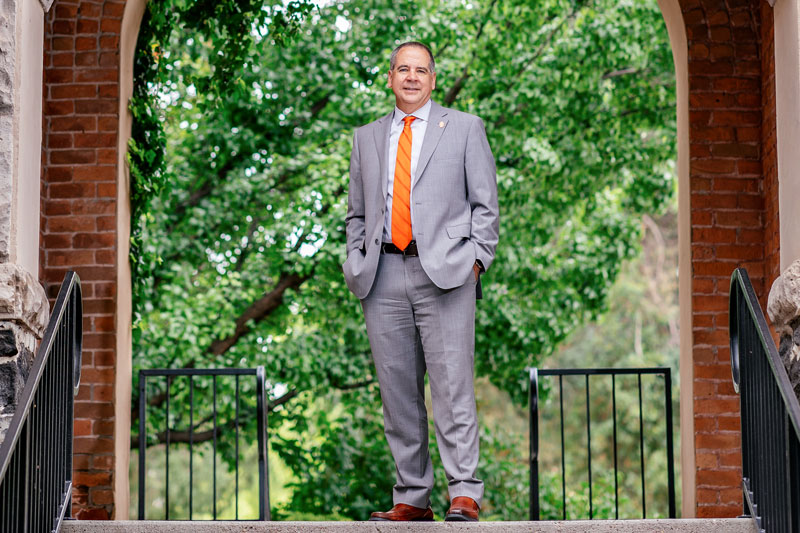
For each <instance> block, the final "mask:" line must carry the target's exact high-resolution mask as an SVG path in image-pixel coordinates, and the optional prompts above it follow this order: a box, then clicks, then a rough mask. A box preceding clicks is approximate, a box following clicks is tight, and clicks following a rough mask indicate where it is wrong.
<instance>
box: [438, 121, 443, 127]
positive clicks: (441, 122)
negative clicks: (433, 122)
mask: <svg viewBox="0 0 800 533" xmlns="http://www.w3.org/2000/svg"><path fill="white" fill-rule="evenodd" d="M439 127H440V128H444V121H443V120H440V121H439Z"/></svg>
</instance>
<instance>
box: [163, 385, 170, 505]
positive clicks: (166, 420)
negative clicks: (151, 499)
mask: <svg viewBox="0 0 800 533" xmlns="http://www.w3.org/2000/svg"><path fill="white" fill-rule="evenodd" d="M171 383H172V380H171V379H170V377H169V376H167V413H166V416H165V417H164V422H165V424H166V426H167V427H166V432H167V445H166V448H164V452H165V454H166V466H167V468H166V472H165V474H166V476H165V481H164V493H165V497H164V499H165V504H164V509H165V511H166V516H167V518H166V519H167V520H169V440H170V434H169V386H170V384H171Z"/></svg>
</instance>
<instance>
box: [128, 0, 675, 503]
mask: <svg viewBox="0 0 800 533" xmlns="http://www.w3.org/2000/svg"><path fill="white" fill-rule="evenodd" d="M154 4H159V3H158V2H151V3H150V4H149V6H153V5H154ZM164 5H165V6H167V7H161V8H156V7H150V8H149V9H150V15H149V16H150V19H149V20H150V22H148V24H149V26H148V25H145V26H144V29H143V30H142V31H143V33H142V35H141V36H140V42H139V51H138V54H139V56H138V57H140V58H144V59H142V62H139V63H137V68H140V69H141V68H145V69H150V71H149V72H151V73H152V72H157V76H156V75H151V76H150V78H148V77H147V76H139V77H137V84H138V85H137V87H138V91H139V92H137V93H136V94H137V95H138V96H137V98H139V100H137V99H134V106H135V107H136V109H139V110H140V111H139V112H138V114H136V119H137V121H140V123H141V124H143V125H146V124H150V126H148V127H150V128H151V129H150V130H148V131H151V132H155V133H154V134H153V135H152V136H151V138H149V142H151V145H148V146H150V148H142V145H141V144H135V145H133V146H132V150H131V161H132V163H133V164H134V166H135V168H136V169H138V170H137V171H136V172H132V175H133V177H134V180H133V181H134V188H135V187H137V185H136V183H146V179H145V178H144V176H147V179H149V180H154V181H157V184H155V183H154V184H152V185H146V184H145V185H144V188H143V190H146V191H147V193H148V194H146V195H145V197H146V199H145V200H142V201H140V204H139V205H140V208H139V209H138V210H134V217H135V218H134V221H133V222H134V225H135V226H136V227H138V228H139V229H140V231H141V233H140V234H137V235H138V236H137V237H136V238H140V243H141V245H140V247H139V248H136V249H135V254H134V255H135V256H134V257H133V258H132V260H133V261H134V264H135V267H136V268H135V276H136V279H135V282H136V284H137V292H136V297H135V311H136V313H137V316H138V317H139V321H138V323H137V326H136V330H135V341H134V348H135V360H134V364H135V366H136V367H138V368H146V367H185V366H190V367H224V366H255V365H264V366H265V367H266V369H267V374H268V376H269V377H270V381H271V391H270V394H271V400H272V402H273V409H272V412H271V413H270V427H272V428H275V429H277V428H283V430H286V431H284V432H283V433H280V432H279V433H278V436H276V437H274V438H273V443H272V444H273V447H274V448H275V449H276V450H277V451H278V452H279V453H280V455H281V457H282V458H283V460H284V461H286V463H287V464H288V465H289V466H290V467H291V468H292V470H293V471H294V473H295V475H296V476H297V478H298V480H299V481H298V483H297V486H296V490H295V498H294V500H293V501H292V503H291V505H290V507H291V508H292V509H295V510H303V511H312V512H314V511H321V512H322V511H324V512H340V513H342V514H343V515H345V516H350V517H354V518H362V519H363V518H365V516H366V513H367V511H368V510H372V509H374V508H375V506H378V505H385V504H387V503H388V502H389V499H390V492H391V490H390V489H391V484H392V482H393V480H392V470H393V469H392V467H391V458H390V457H389V456H388V450H387V447H386V445H385V443H384V441H383V438H382V435H381V427H380V421H381V414H380V400H379V396H378V393H377V384H376V379H375V374H374V371H373V368H372V364H371V359H370V355H369V345H368V342H367V338H366V332H365V328H364V325H363V317H362V314H361V308H360V305H359V302H358V301H357V299H356V298H355V297H353V296H352V295H351V294H350V293H349V292H348V291H347V289H346V287H345V284H344V280H343V278H342V273H341V267H340V265H341V263H342V262H343V261H344V258H345V257H344V254H345V249H344V214H345V210H346V195H347V185H348V168H347V167H348V159H349V151H350V146H351V138H352V133H353V130H354V128H356V127H358V126H360V125H363V124H365V123H367V122H369V121H371V120H374V119H376V118H378V117H380V116H382V115H383V114H385V113H387V112H389V111H390V110H391V109H392V106H393V102H394V101H393V97H392V95H391V92H390V91H389V90H388V89H386V87H385V76H386V69H387V67H388V56H389V53H390V51H391V50H392V48H393V47H394V46H396V45H397V44H398V43H400V42H402V41H405V40H410V39H414V40H421V41H424V42H426V43H428V44H430V46H431V47H432V49H433V51H434V53H435V54H436V60H437V63H436V67H437V88H436V90H435V91H434V93H433V98H434V100H436V101H437V102H439V103H442V104H444V105H447V106H451V107H455V108H457V109H461V110H464V111H467V112H470V113H474V114H477V115H479V116H480V117H481V118H482V119H483V120H484V122H485V124H486V128H487V134H488V137H489V142H490V145H491V147H492V149H493V152H494V155H495V158H496V161H497V169H498V188H499V195H500V208H501V228H500V245H499V247H498V250H497V259H496V261H495V263H494V266H493V268H492V269H491V271H490V272H488V273H487V274H486V275H485V276H484V279H483V282H484V300H483V301H481V302H479V305H478V315H477V328H476V330H477V338H476V372H477V374H478V375H481V376H487V377H488V378H489V379H490V380H491V381H492V382H493V383H494V384H496V385H497V386H498V387H500V388H501V389H503V390H505V391H507V392H508V393H509V394H511V396H512V397H513V398H515V399H516V400H518V401H524V398H525V395H526V387H527V381H526V374H525V372H524V369H525V367H526V366H529V365H532V364H538V363H539V362H540V361H542V360H543V358H544V357H546V356H547V355H549V354H550V353H552V352H553V351H554V350H555V348H556V347H557V346H558V344H559V343H560V342H561V341H563V340H564V338H565V337H566V336H567V335H568V334H569V332H570V331H571V330H572V329H573V328H574V327H575V325H576V324H578V323H581V322H583V321H585V320H587V319H589V318H592V317H595V316H597V315H598V313H600V312H601V311H602V310H603V308H604V305H605V300H606V296H607V292H608V288H609V287H610V285H611V284H612V283H613V281H614V279H615V278H616V277H617V274H618V272H619V270H620V266H621V265H622V263H623V262H624V261H625V260H626V259H629V258H631V257H633V256H634V255H635V254H636V252H637V249H638V244H637V243H638V242H639V235H640V231H641V223H640V220H641V215H642V214H644V213H652V212H657V211H659V210H660V209H661V207H662V205H664V203H665V202H666V200H667V199H668V198H669V197H670V194H671V191H672V188H673V184H672V174H671V172H669V170H668V168H667V162H668V161H669V160H670V159H671V158H672V157H673V156H674V150H675V148H674V145H675V143H674V134H675V125H674V105H675V104H674V76H673V68H672V59H671V53H670V50H669V46H668V40H667V35H666V28H665V26H664V23H663V21H662V20H661V14H660V12H659V9H658V7H657V5H656V2H655V1H651V0H647V1H644V0H629V1H625V2H617V1H612V0H581V1H566V0H543V1H540V2H527V1H522V0H509V1H504V2H498V1H497V0H481V1H475V2H471V3H467V2H456V1H446V2H439V1H436V2H433V1H422V2H410V1H376V0H371V1H365V0H351V1H341V2H333V3H330V4H324V5H319V6H318V7H315V8H313V9H312V8H311V7H310V6H309V5H308V4H304V3H297V2H291V3H289V4H280V5H279V6H277V7H276V6H267V5H263V4H262V3H261V2H258V1H256V0H250V1H249V2H237V1H234V0H229V1H227V2H207V1H197V2H188V1H186V2H178V1H174V2H164ZM284 5H286V6H288V7H283V6H284ZM290 8H291V9H290ZM303 17H304V19H303V20H302V22H300V20H301V19H302V18H303ZM166 26H170V27H173V26H174V27H175V28H177V31H171V30H170V31H166V30H165V29H164V28H165V27H166ZM148 32H150V33H149V34H148ZM142 65H144V67H143V66H142ZM139 72H142V71H141V70H140V71H139ZM144 72H148V71H147V70H145V71H144ZM148 121H149V122H148ZM153 124H155V126H153ZM159 128H160V129H159ZM159 132H163V136H161V135H162V134H161V133H159ZM135 138H136V139H141V138H142V136H141V135H140V136H139V137H136V136H135ZM136 142H137V143H140V142H143V141H138V140H137V141H136ZM162 143H163V144H162ZM160 147H163V149H164V151H162V152H159V148H160ZM161 157H163V162H164V164H163V165H162V164H161V163H160V160H159V158H161ZM142 162H144V163H142ZM145 163H146V164H145ZM137 172H138V174H137ZM154 172H161V174H160V175H156V174H154ZM139 175H141V176H139ZM152 193H157V194H155V196H150V195H151V194H152ZM151 197H152V200H151V199H150V198H151ZM133 198H134V201H138V200H136V198H137V197H136V196H135V195H133ZM134 390H136V389H134ZM332 406H335V408H334V407H332ZM148 421H149V422H150V423H152V424H157V423H159V422H160V420H159V417H158V416H153V417H149V418H148ZM175 423H180V421H179V420H178V421H175ZM154 427H155V426H154ZM286 435H289V436H286ZM489 437H491V435H489V436H487V438H489ZM487 442H489V441H487ZM491 448H492V446H489V448H488V449H491ZM438 482H441V476H439V479H438ZM442 492H443V491H441V490H438V492H437V493H442ZM491 498H492V495H491V488H489V492H488V493H487V499H488V501H489V502H491ZM490 505H491V504H490Z"/></svg>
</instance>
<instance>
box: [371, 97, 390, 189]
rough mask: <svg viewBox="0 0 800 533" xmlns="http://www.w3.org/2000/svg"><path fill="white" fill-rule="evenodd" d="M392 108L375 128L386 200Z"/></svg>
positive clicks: (376, 145) (381, 178) (382, 185)
mask: <svg viewBox="0 0 800 533" xmlns="http://www.w3.org/2000/svg"><path fill="white" fill-rule="evenodd" d="M392 115H394V110H392V111H391V112H390V113H389V114H388V115H386V116H384V117H383V118H382V119H380V120H379V121H378V125H377V126H376V127H375V128H374V129H373V134H374V137H375V148H376V149H377V150H376V151H377V152H378V168H379V169H380V176H379V179H380V180H381V190H382V191H383V199H384V200H386V195H387V191H388V187H389V184H388V182H387V179H386V172H387V169H386V158H387V157H389V155H388V153H389V149H388V147H389V133H390V132H391V129H392Z"/></svg>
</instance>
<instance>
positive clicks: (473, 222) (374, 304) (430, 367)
mask: <svg viewBox="0 0 800 533" xmlns="http://www.w3.org/2000/svg"><path fill="white" fill-rule="evenodd" d="M391 119H392V113H389V114H388V115H386V116H384V117H382V118H380V119H378V120H376V121H375V122H372V123H370V124H367V125H366V126H363V127H361V128H359V129H358V130H356V132H355V136H354V140H353V150H352V154H351V158H350V189H349V195H348V210H347V216H346V219H345V222H346V229H347V260H346V261H345V263H344V265H342V269H343V271H344V276H345V281H346V282H347V286H348V287H349V288H350V290H351V291H352V292H353V293H354V294H355V295H356V296H357V297H358V298H359V299H361V301H362V307H363V309H364V315H365V319H366V320H365V321H366V326H367V334H368V336H369V340H370V345H371V348H372V354H373V358H374V360H375V367H376V371H377V374H378V380H379V383H380V388H381V396H382V400H383V409H384V426H385V432H386V437H387V440H388V443H389V447H390V449H391V450H392V454H393V456H394V459H395V464H396V466H397V484H396V485H395V489H394V503H406V504H409V505H413V506H415V507H426V506H427V505H428V504H429V496H430V491H431V488H432V486H433V471H432V466H431V460H430V456H429V454H428V426H427V414H426V409H425V403H424V376H425V372H426V370H427V372H428V374H429V376H430V383H431V396H432V403H433V414H434V421H435V423H436V424H435V425H436V435H437V443H438V444H439V451H440V455H441V457H442V463H443V465H444V467H445V472H446V474H447V478H448V483H449V490H450V497H451V499H452V498H455V497H456V496H469V497H471V498H473V499H474V500H475V501H476V502H478V504H480V501H481V498H482V495H483V483H482V482H481V481H480V480H479V479H477V478H476V477H475V474H476V468H477V462H478V426H477V414H476V410H475V396H474V386H473V361H474V358H473V353H474V339H475V331H474V328H475V290H476V288H475V283H476V282H475V277H474V274H473V265H474V264H475V261H476V259H477V260H478V261H480V264H481V265H482V266H483V267H484V269H486V270H488V269H489V267H490V266H491V264H492V260H493V259H494V252H495V248H496V246H497V241H498V226H499V214H498V205H497V181H496V175H495V165H494V158H493V156H492V152H491V149H490V148H489V143H488V141H487V139H486V133H485V130H484V127H483V123H482V121H481V120H480V119H479V118H478V117H476V116H474V115H470V114H467V113H463V112H460V111H456V110H453V109H447V108H444V107H442V106H440V105H438V104H436V103H435V102H434V103H432V106H431V110H430V115H429V121H428V125H427V128H426V132H425V136H424V139H423V144H422V149H421V152H420V155H419V159H418V160H417V163H416V173H415V176H416V177H415V179H414V180H413V183H412V184H411V187H412V202H413V205H412V208H411V209H412V213H411V215H412V228H413V234H414V239H415V240H416V242H417V249H418V251H419V257H406V256H402V255H395V254H381V250H380V248H381V246H380V244H381V239H382V234H383V228H384V217H385V207H386V195H387V180H386V175H387V165H390V166H391V167H392V168H394V161H387V159H388V151H389V150H388V148H389V146H388V139H389V132H390V126H391Z"/></svg>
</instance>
